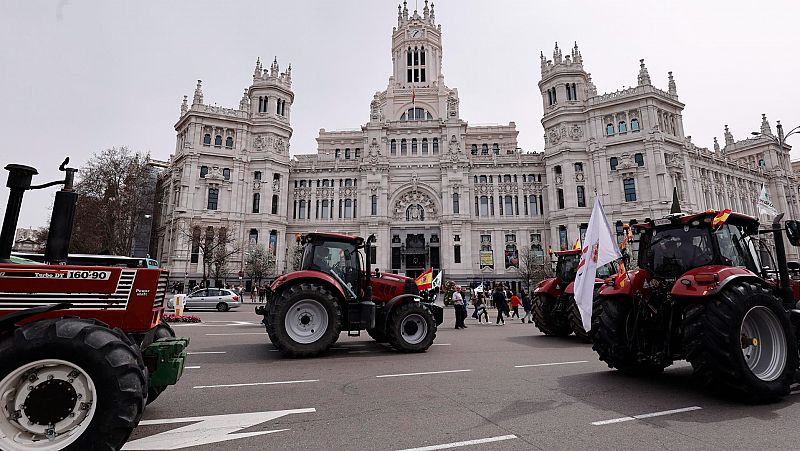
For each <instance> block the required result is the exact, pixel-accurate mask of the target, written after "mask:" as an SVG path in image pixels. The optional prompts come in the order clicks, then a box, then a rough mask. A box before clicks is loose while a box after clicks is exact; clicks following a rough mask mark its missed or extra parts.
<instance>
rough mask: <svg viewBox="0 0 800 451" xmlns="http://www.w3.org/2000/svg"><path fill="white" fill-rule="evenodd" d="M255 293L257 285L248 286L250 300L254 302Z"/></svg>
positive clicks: (256, 292)
mask: <svg viewBox="0 0 800 451" xmlns="http://www.w3.org/2000/svg"><path fill="white" fill-rule="evenodd" d="M256 294H258V287H250V302H252V303H255V302H256Z"/></svg>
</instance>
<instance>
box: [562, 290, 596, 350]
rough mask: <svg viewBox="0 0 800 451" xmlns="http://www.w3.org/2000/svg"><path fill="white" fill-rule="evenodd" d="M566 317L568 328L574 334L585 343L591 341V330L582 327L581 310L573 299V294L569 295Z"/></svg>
mask: <svg viewBox="0 0 800 451" xmlns="http://www.w3.org/2000/svg"><path fill="white" fill-rule="evenodd" d="M567 317H568V318H569V325H570V328H571V329H572V331H573V332H575V336H576V337H578V338H580V339H581V340H582V341H584V342H586V343H591V342H592V338H591V335H592V331H589V332H587V331H586V329H584V328H583V319H582V317H581V311H580V309H578V303H577V302H576V301H575V297H574V296H572V297H570V306H569V313H568V314H567Z"/></svg>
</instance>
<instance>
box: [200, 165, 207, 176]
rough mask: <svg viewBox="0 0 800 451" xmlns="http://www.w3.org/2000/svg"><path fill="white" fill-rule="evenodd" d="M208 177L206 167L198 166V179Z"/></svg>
mask: <svg viewBox="0 0 800 451" xmlns="http://www.w3.org/2000/svg"><path fill="white" fill-rule="evenodd" d="M206 175H208V166H200V178H201V179H202V178H205V177H206Z"/></svg>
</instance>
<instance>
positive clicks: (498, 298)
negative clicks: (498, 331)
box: [492, 285, 508, 325]
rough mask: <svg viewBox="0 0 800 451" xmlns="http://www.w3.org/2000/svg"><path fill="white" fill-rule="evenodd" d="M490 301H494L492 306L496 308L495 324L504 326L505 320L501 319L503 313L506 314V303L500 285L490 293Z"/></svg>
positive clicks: (504, 294)
mask: <svg viewBox="0 0 800 451" xmlns="http://www.w3.org/2000/svg"><path fill="white" fill-rule="evenodd" d="M492 301H494V305H495V306H496V307H497V323H496V324H502V325H505V324H506V320H505V318H503V313H506V309H507V308H508V303H506V293H505V291H503V286H502V285H498V286H497V288H495V289H494V293H492Z"/></svg>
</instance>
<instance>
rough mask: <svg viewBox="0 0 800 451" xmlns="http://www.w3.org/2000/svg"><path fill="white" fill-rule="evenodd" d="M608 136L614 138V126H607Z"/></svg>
mask: <svg viewBox="0 0 800 451" xmlns="http://www.w3.org/2000/svg"><path fill="white" fill-rule="evenodd" d="M606 136H614V124H606Z"/></svg>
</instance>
